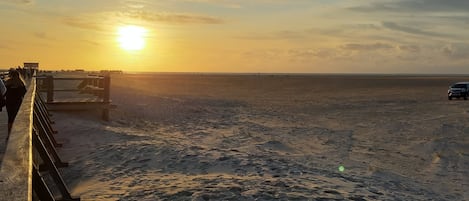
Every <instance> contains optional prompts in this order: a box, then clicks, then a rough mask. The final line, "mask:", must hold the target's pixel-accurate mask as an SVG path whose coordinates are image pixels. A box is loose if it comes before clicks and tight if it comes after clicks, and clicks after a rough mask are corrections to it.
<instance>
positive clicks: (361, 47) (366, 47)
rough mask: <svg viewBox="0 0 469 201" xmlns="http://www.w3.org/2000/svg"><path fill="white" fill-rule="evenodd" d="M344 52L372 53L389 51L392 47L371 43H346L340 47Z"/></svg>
mask: <svg viewBox="0 0 469 201" xmlns="http://www.w3.org/2000/svg"><path fill="white" fill-rule="evenodd" d="M341 48H342V49H344V50H357V51H374V50H389V49H393V48H394V46H392V45H390V44H386V43H373V44H360V43H347V44H344V45H342V46H341Z"/></svg>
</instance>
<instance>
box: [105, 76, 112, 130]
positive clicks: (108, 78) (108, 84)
mask: <svg viewBox="0 0 469 201" xmlns="http://www.w3.org/2000/svg"><path fill="white" fill-rule="evenodd" d="M103 82H104V83H103V84H104V94H103V102H104V103H105V108H104V109H103V120H105V121H109V104H110V98H111V75H109V74H107V75H105V76H104V78H103Z"/></svg>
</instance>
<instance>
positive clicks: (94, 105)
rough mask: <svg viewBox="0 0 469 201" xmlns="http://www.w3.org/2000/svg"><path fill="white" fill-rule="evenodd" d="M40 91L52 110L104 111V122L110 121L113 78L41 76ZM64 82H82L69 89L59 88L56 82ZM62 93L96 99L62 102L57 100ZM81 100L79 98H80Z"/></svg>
mask: <svg viewBox="0 0 469 201" xmlns="http://www.w3.org/2000/svg"><path fill="white" fill-rule="evenodd" d="M37 81H38V90H39V92H41V93H45V94H46V103H47V105H48V106H49V108H50V109H51V110H89V109H92V110H95V109H101V110H102V118H103V120H106V121H107V120H109V109H110V107H111V106H110V103H111V101H110V94H111V90H110V85H111V78H110V76H109V75H104V76H103V75H93V76H88V77H53V76H51V75H48V76H40V77H37ZM61 81H62V82H63V81H80V83H79V85H76V86H69V87H68V88H63V87H64V86H61V87H62V88H58V87H57V84H56V82H61ZM60 92H76V94H79V93H81V94H89V95H92V96H94V97H95V98H94V99H82V100H79V99H76V98H77V97H76V98H75V99H70V98H69V99H68V100H60V98H56V93H60ZM78 98H79V96H78Z"/></svg>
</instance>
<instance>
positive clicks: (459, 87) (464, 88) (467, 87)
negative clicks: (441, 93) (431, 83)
mask: <svg viewBox="0 0 469 201" xmlns="http://www.w3.org/2000/svg"><path fill="white" fill-rule="evenodd" d="M468 96H469V82H457V83H454V84H453V85H451V86H450V87H449V89H448V100H451V99H453V97H454V98H464V100H467V97H468Z"/></svg>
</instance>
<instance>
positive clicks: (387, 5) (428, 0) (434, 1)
mask: <svg viewBox="0 0 469 201" xmlns="http://www.w3.org/2000/svg"><path fill="white" fill-rule="evenodd" d="M350 9H351V10H354V11H360V12H383V11H386V12H465V13H466V12H467V11H468V10H469V1H467V0H444V1H442V0H419V1H416V0H414V1H403V0H401V1H388V2H383V1H381V2H373V3H371V4H368V5H363V6H355V7H350Z"/></svg>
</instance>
